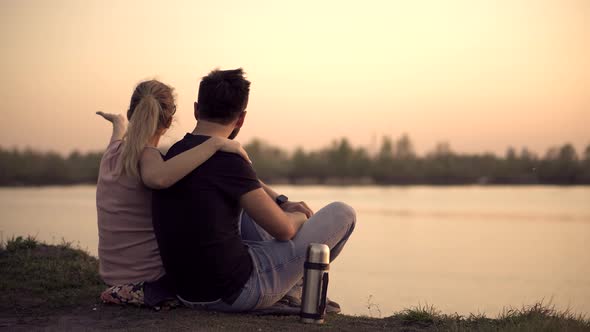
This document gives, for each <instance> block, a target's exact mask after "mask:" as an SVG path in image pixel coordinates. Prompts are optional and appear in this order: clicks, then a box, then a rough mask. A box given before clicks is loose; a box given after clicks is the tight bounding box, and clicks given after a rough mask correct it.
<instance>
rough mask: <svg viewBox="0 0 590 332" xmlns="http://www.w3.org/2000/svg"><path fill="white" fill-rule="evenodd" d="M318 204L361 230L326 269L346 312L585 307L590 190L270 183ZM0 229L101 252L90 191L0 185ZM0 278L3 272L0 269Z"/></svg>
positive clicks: (589, 284)
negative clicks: (349, 211) (340, 210)
mask: <svg viewBox="0 0 590 332" xmlns="http://www.w3.org/2000/svg"><path fill="white" fill-rule="evenodd" d="M275 190H276V191H278V192H281V193H284V194H286V195H287V196H289V197H290V198H292V199H293V200H304V201H306V202H307V203H308V204H309V205H310V206H311V207H312V208H314V209H319V208H320V207H321V206H323V205H325V204H327V203H329V202H331V201H344V202H346V203H348V204H350V205H351V206H353V207H354V208H355V209H356V211H357V220H358V221H357V226H356V229H355V232H354V233H353V235H352V237H351V239H350V240H349V242H348V244H347V246H346V247H345V248H344V251H343V252H342V254H341V255H340V257H339V258H338V259H337V260H336V261H335V262H334V263H333V264H332V266H331V269H330V289H329V296H330V297H331V298H332V299H334V300H336V301H337V302H339V303H340V304H341V305H342V307H343V312H344V313H347V314H356V315H368V316H373V317H380V316H381V317H385V316H388V315H390V314H391V313H393V312H394V311H399V310H401V309H404V308H407V307H410V306H415V305H419V304H420V305H426V304H428V305H434V306H435V307H437V308H438V309H440V310H441V311H442V312H445V313H455V312H457V313H459V314H468V313H486V314H487V315H488V316H496V315H497V314H498V313H499V312H500V311H501V310H502V309H503V308H505V307H508V306H512V307H520V306H521V305H523V304H532V303H535V302H537V301H541V300H543V301H544V302H545V303H548V302H549V301H550V302H551V303H553V304H555V305H556V307H558V308H560V309H565V308H571V309H572V310H573V311H575V312H580V313H585V314H589V313H590V187H550V186H497V187H486V186H456V187H454V186H450V187H431V186H408V187H376V186H375V187H373V186H365V187H354V186H353V187H322V186H303V187H298V186H276V187H275ZM0 235H1V236H2V239H3V240H6V239H8V238H10V237H11V236H14V235H33V236H36V237H37V238H38V239H39V240H43V241H46V242H49V243H59V242H61V241H62V240H65V241H70V242H73V243H74V244H75V245H78V246H79V247H81V248H83V249H85V250H87V251H88V252H90V253H91V254H93V255H96V252H97V243H98V236H97V228H96V206H95V187H94V186H72V187H40V188H0ZM0 273H1V272H0Z"/></svg>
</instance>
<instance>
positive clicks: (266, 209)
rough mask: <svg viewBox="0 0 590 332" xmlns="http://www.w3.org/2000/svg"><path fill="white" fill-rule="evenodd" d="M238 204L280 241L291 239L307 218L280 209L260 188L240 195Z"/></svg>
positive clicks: (300, 214)
mask: <svg viewBox="0 0 590 332" xmlns="http://www.w3.org/2000/svg"><path fill="white" fill-rule="evenodd" d="M240 205H241V206H242V208H244V210H245V211H246V213H248V215H249V216H250V217H252V219H254V220H255V221H256V223H257V224H258V225H260V226H261V227H262V228H263V229H264V230H265V231H267V232H268V233H269V234H270V235H272V236H273V237H274V238H275V239H277V240H281V241H287V240H291V239H292V238H293V237H294V236H295V234H297V232H298V231H299V228H301V226H302V225H303V224H304V223H305V221H306V220H307V217H306V216H305V214H303V213H300V212H290V213H286V212H284V211H283V210H281V209H280V208H279V206H278V205H277V204H276V203H275V202H274V201H273V200H272V199H271V198H270V196H269V194H268V193H267V192H265V191H264V189H262V188H259V189H255V190H252V191H250V192H248V193H246V194H244V195H242V197H240Z"/></svg>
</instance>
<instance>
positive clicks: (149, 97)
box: [118, 80, 176, 178]
mask: <svg viewBox="0 0 590 332" xmlns="http://www.w3.org/2000/svg"><path fill="white" fill-rule="evenodd" d="M175 111H176V106H175V105H174V95H173V89H172V88H171V87H169V86H167V85H166V84H164V83H162V82H159V81H156V80H151V81H145V82H141V83H139V84H138V85H137V87H136V88H135V91H133V95H131V102H130V103H129V110H127V119H128V120H129V126H128V127H127V133H126V134H125V137H124V138H123V139H124V144H123V150H122V151H121V157H120V161H119V165H118V173H119V174H125V175H127V176H130V177H135V178H139V177H140V174H139V159H140V158H141V153H142V151H143V149H144V148H145V146H146V144H147V143H148V141H149V139H150V138H152V137H153V136H154V135H155V134H156V133H157V131H158V130H160V129H166V128H168V127H170V124H171V123H172V116H173V115H174V112H175Z"/></svg>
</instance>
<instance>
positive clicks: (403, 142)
mask: <svg viewBox="0 0 590 332" xmlns="http://www.w3.org/2000/svg"><path fill="white" fill-rule="evenodd" d="M395 157H396V158H397V159H414V158H415V157H416V153H415V152H414V146H413V144H412V141H411V140H410V138H409V137H408V135H406V134H403V135H402V136H401V137H400V138H399V139H398V140H397V142H396V144H395Z"/></svg>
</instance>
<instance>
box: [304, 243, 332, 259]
mask: <svg viewBox="0 0 590 332" xmlns="http://www.w3.org/2000/svg"><path fill="white" fill-rule="evenodd" d="M307 261H308V262H310V263H320V264H330V248H329V247H328V246H327V245H325V244H323V243H310V244H309V246H308V247H307Z"/></svg>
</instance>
